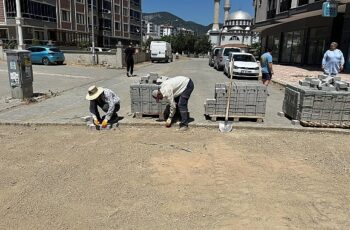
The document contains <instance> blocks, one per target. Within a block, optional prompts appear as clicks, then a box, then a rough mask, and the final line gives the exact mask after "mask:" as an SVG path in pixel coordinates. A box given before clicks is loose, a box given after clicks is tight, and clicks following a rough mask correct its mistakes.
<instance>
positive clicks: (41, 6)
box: [5, 0, 57, 22]
mask: <svg viewBox="0 0 350 230" xmlns="http://www.w3.org/2000/svg"><path fill="white" fill-rule="evenodd" d="M5 7H6V16H7V17H9V18H14V17H16V3H15V1H14V0H5ZM21 9H22V17H24V18H31V19H36V20H41V21H50V22H56V18H57V17H56V7H55V6H53V5H49V4H45V3H39V2H35V1H31V0H24V1H21Z"/></svg>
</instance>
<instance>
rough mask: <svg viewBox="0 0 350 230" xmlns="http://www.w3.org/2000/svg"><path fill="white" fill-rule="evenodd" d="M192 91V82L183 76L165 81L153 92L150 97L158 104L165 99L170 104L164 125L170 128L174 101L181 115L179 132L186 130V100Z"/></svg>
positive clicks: (187, 118)
mask: <svg viewBox="0 0 350 230" xmlns="http://www.w3.org/2000/svg"><path fill="white" fill-rule="evenodd" d="M193 89H194V84H193V81H192V80H191V79H190V78H188V77H184V76H177V77H173V78H169V79H167V80H165V81H164V82H163V83H162V84H161V86H160V89H159V90H154V91H153V92H152V96H153V97H154V98H155V99H156V100H157V102H159V101H160V100H163V98H165V99H167V100H168V101H169V104H170V114H169V118H168V119H167V121H166V123H165V125H166V127H170V126H171V124H172V119H173V117H174V115H175V113H176V101H178V107H179V110H180V115H181V123H180V130H187V129H188V122H189V117H188V100H189V99H190V96H191V94H192V91H193Z"/></svg>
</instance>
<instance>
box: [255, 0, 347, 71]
mask: <svg viewBox="0 0 350 230" xmlns="http://www.w3.org/2000/svg"><path fill="white" fill-rule="evenodd" d="M337 2H338V16H337V17H335V18H326V17H322V4H323V3H324V1H323V0H254V7H255V16H254V27H253V29H254V31H256V32H260V33H261V44H262V49H263V50H265V49H266V48H268V47H269V48H273V58H274V62H277V63H286V64H292V65H316V66H320V65H321V60H322V57H323V54H324V52H325V51H326V50H327V49H328V48H329V44H330V43H331V42H332V41H336V42H338V43H339V48H340V49H341V50H342V51H343V53H344V55H345V57H346V61H347V64H346V68H347V69H350V26H349V25H350V0H340V1H337Z"/></svg>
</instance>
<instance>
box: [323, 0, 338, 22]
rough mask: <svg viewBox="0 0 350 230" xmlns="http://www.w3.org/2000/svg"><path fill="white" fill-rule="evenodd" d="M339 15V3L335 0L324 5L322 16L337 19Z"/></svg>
mask: <svg viewBox="0 0 350 230" xmlns="http://www.w3.org/2000/svg"><path fill="white" fill-rule="evenodd" d="M337 15H338V3H337V2H336V1H335V0H327V1H326V2H324V3H323V5H322V16H323V17H328V18H335V17H337Z"/></svg>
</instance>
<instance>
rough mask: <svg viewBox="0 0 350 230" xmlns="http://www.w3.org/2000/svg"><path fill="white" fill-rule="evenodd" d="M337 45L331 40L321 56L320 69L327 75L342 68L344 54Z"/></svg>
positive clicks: (335, 72)
mask: <svg viewBox="0 0 350 230" xmlns="http://www.w3.org/2000/svg"><path fill="white" fill-rule="evenodd" d="M337 47H338V43H336V42H332V43H331V46H330V48H329V50H327V51H326V53H325V54H324V56H323V60H322V69H323V71H324V73H325V74H327V75H334V76H335V75H338V73H340V72H341V71H343V69H344V63H345V60H344V55H343V53H342V52H341V51H340V50H338V49H337Z"/></svg>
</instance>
